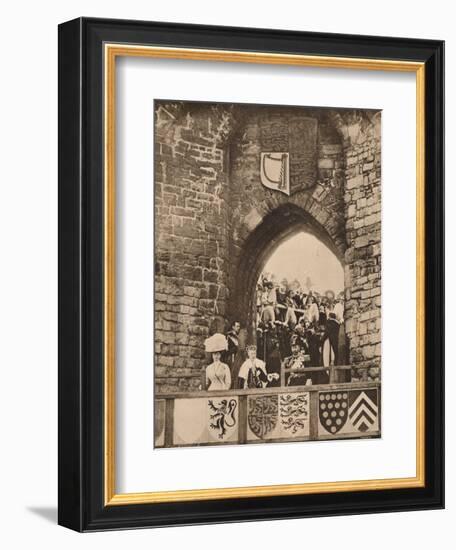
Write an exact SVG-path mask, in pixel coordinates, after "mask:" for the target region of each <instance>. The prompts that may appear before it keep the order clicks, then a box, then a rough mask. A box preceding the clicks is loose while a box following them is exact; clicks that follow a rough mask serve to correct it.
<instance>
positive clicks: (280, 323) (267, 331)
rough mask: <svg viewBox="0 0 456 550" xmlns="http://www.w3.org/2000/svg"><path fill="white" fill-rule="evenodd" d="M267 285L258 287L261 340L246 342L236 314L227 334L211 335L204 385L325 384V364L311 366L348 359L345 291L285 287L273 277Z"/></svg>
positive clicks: (221, 387) (208, 387)
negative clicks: (303, 290) (283, 299)
mask: <svg viewBox="0 0 456 550" xmlns="http://www.w3.org/2000/svg"><path fill="white" fill-rule="evenodd" d="M263 286H264V288H263V289H262V292H261V293H259V292H257V295H258V294H260V296H261V299H260V300H259V301H257V334H256V343H254V344H250V345H247V331H246V329H245V328H242V327H241V324H240V322H239V321H237V320H236V321H234V322H233V324H232V326H231V327H230V330H229V331H228V332H227V333H226V334H214V335H213V336H211V337H210V338H208V339H207V340H206V341H205V348H206V351H207V352H208V353H212V358H213V362H212V363H211V364H210V365H209V366H207V367H206V368H205V369H204V372H203V383H202V389H205V390H229V389H236V388H261V387H266V386H269V387H271V386H280V385H285V386H300V385H308V384H325V383H328V382H329V371H328V370H327V369H326V368H319V369H311V370H308V368H309V367H330V366H333V365H342V364H345V363H346V356H347V352H348V350H347V347H348V346H347V343H346V337H345V329H344V302H343V294H340V295H339V296H337V297H336V295H335V293H334V292H333V291H331V290H328V291H327V292H325V294H324V295H323V296H320V295H318V294H316V293H312V292H309V293H307V294H304V293H298V292H295V291H288V292H285V293H282V292H281V289H280V287H276V286H274V284H271V283H270V282H268V281H266V282H263ZM282 294H284V295H285V303H283V301H282ZM298 301H299V302H298ZM298 305H299V306H301V307H298ZM281 306H284V307H281Z"/></svg>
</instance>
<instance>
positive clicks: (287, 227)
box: [231, 203, 345, 336]
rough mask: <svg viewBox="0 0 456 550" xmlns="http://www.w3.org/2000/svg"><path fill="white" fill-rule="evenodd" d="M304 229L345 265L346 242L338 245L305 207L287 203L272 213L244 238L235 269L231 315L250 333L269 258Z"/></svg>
mask: <svg viewBox="0 0 456 550" xmlns="http://www.w3.org/2000/svg"><path fill="white" fill-rule="evenodd" d="M302 231H304V232H307V233H310V234H312V235H314V236H315V237H317V238H318V239H319V240H320V241H321V242H322V243H324V244H325V245H326V246H327V247H328V248H329V249H330V250H331V251H332V252H333V253H334V254H335V256H336V257H337V258H338V260H339V261H340V263H341V265H342V266H344V253H345V250H344V249H343V245H342V244H341V243H340V242H339V243H338V244H336V243H335V241H334V240H333V239H332V238H331V236H330V235H329V233H328V231H327V230H326V229H325V227H324V226H323V225H322V224H320V223H319V222H318V221H317V220H316V219H315V218H314V217H313V216H312V215H311V214H309V213H308V212H307V211H306V210H304V209H303V208H301V207H299V206H297V205H295V204H292V203H288V204H282V205H280V206H278V207H277V208H276V209H275V210H273V211H271V212H269V213H268V214H267V215H266V216H265V217H264V218H263V220H262V221H261V223H259V224H258V225H257V226H256V227H255V229H254V230H253V231H252V232H251V233H250V234H249V236H248V237H247V238H246V239H245V241H244V244H243V248H242V251H241V254H240V259H239V261H238V263H237V266H236V272H235V279H234V288H233V291H234V292H233V301H232V303H233V309H232V311H231V318H232V319H235V318H236V319H240V320H242V321H243V322H244V323H245V326H246V328H247V331H248V333H249V336H253V332H254V329H255V288H256V284H257V281H258V277H259V276H260V274H261V272H262V270H263V268H264V265H265V263H266V261H267V260H268V258H269V257H270V256H271V254H272V253H273V252H274V251H275V250H276V249H277V248H278V247H279V246H280V245H281V244H282V243H283V242H284V241H285V240H287V239H288V238H290V237H291V236H293V235H295V234H297V233H299V232H302Z"/></svg>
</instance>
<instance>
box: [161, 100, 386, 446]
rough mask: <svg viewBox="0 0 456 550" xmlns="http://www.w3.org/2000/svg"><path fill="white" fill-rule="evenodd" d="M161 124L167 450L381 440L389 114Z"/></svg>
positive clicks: (199, 111)
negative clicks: (385, 119) (385, 128)
mask: <svg viewBox="0 0 456 550" xmlns="http://www.w3.org/2000/svg"><path fill="white" fill-rule="evenodd" d="M154 114H155V118H154V122H153V123H154V177H155V250H154V257H155V329H154V341H155V364H154V386H155V387H154V389H153V391H154V400H155V401H154V402H155V406H154V432H155V433H154V444H155V447H156V448H169V447H184V446H199V445H221V444H222V445H223V444H247V443H248V444H253V443H270V442H275V443H279V442H293V441H311V440H328V439H347V438H352V439H355V438H366V437H369V438H371V437H380V436H381V414H380V411H381V284H382V277H381V270H382V265H381V110H376V109H369V110H368V109H351V108H350V109H347V108H338V107H331V108H329V107H318V106H288V105H283V106H280V105H257V104H236V103H209V102H189V101H179V100H173V99H171V100H167V99H160V100H155V102H154ZM151 391H152V389H151Z"/></svg>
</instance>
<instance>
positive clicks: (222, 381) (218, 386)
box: [206, 361, 231, 391]
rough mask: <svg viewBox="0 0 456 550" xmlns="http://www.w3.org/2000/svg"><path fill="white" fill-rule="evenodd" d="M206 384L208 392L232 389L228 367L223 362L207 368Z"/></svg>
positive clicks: (212, 364)
mask: <svg viewBox="0 0 456 550" xmlns="http://www.w3.org/2000/svg"><path fill="white" fill-rule="evenodd" d="M206 384H208V388H207V389H208V390H210V391H214V390H229V389H230V387H231V372H230V368H229V367H228V365H226V364H225V363H222V362H220V361H219V362H218V363H215V362H214V363H211V364H210V365H208V366H207V367H206Z"/></svg>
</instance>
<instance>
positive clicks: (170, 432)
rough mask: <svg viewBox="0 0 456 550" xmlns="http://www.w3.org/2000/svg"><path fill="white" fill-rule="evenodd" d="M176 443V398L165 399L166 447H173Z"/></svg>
mask: <svg viewBox="0 0 456 550" xmlns="http://www.w3.org/2000/svg"><path fill="white" fill-rule="evenodd" d="M173 444H174V399H173V398H170V399H166V401H165V443H164V446H165V447H172V446H173Z"/></svg>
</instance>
